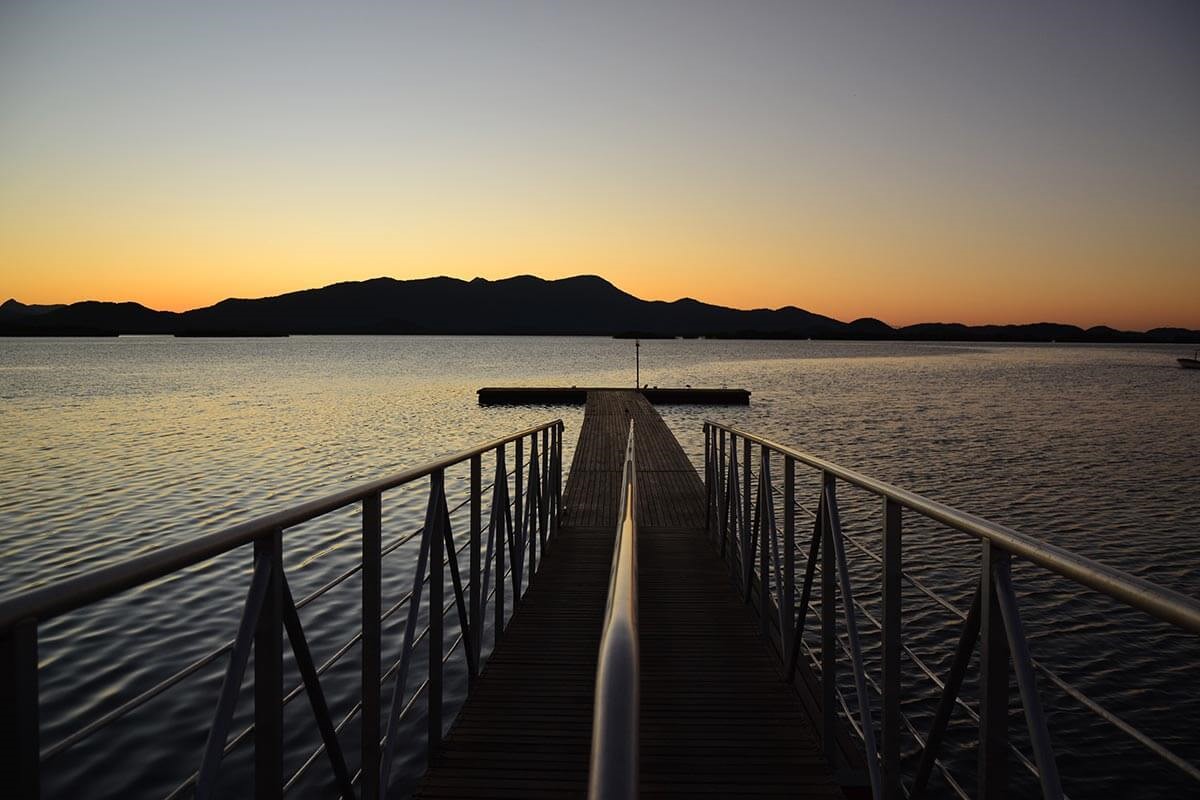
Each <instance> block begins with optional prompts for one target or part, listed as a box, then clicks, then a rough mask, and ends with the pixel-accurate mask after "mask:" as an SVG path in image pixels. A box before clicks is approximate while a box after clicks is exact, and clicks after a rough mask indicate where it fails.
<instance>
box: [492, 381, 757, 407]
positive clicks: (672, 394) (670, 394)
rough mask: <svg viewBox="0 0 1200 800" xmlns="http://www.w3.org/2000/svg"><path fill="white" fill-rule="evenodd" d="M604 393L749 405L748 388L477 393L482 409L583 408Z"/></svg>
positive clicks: (536, 389) (546, 389)
mask: <svg viewBox="0 0 1200 800" xmlns="http://www.w3.org/2000/svg"><path fill="white" fill-rule="evenodd" d="M605 392H618V393H619V392H625V393H629V394H640V395H641V396H642V397H645V398H646V399H647V400H649V401H650V402H651V403H653V404H656V405H703V406H748V405H750V392H749V390H747V389H724V388H722V389H704V388H692V387H691V386H684V387H662V388H659V387H657V386H647V387H644V388H642V389H615V388H601V387H587V386H485V387H484V388H482V389H479V390H477V391H476V394H478V395H479V405H481V406H525V405H565V406H581V405H584V404H585V403H587V401H588V398H589V397H590V396H592V395H596V394H600V393H605Z"/></svg>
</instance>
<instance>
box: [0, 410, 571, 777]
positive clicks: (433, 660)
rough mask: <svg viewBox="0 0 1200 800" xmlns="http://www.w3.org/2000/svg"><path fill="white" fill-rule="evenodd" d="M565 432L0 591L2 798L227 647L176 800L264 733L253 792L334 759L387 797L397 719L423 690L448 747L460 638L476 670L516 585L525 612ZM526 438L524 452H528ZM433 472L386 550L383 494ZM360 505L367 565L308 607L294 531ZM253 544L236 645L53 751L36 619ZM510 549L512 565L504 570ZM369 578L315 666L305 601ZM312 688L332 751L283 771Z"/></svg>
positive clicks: (495, 446) (517, 439) (527, 436)
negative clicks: (331, 697)
mask: <svg viewBox="0 0 1200 800" xmlns="http://www.w3.org/2000/svg"><path fill="white" fill-rule="evenodd" d="M562 434H563V424H562V422H561V420H555V421H553V422H549V423H545V424H542V425H537V426H534V427H530V428H527V429H525V430H522V431H520V432H518V433H514V434H512V435H510V436H505V437H503V438H500V439H495V440H493V441H490V442H487V443H485V444H481V445H479V446H477V447H473V448H471V449H469V450H464V451H462V452H459V453H456V454H454V455H451V456H447V457H445V458H441V459H438V460H436V461H433V462H430V463H427V464H424V465H422V466H419V467H415V468H412V469H409V470H405V471H403V472H400V473H398V474H395V475H391V476H389V477H386V478H382V479H379V480H376V481H372V482H370V483H366V484H363V485H360V486H357V487H354V488H351V489H347V490H344V491H341V492H338V493H336V494H332V495H329V496H326V497H322V498H320V499H317V500H313V501H310V502H307V503H303V504H300V505H297V506H294V507H292V508H289V509H286V510H283V511H280V512H277V513H274V514H270V515H267V516H265V517H261V518H259V519H255V520H252V521H250V522H246V523H243V524H241V525H235V526H233V527H231V528H227V529H225V530H222V531H219V532H217V533H213V534H209V535H206V536H201V537H198V538H196V539H192V540H189V541H186V542H182V543H180V544H176V545H172V546H169V547H164V548H161V549H159V550H155V551H153V552H151V553H148V554H146V555H143V556H140V557H138V558H134V559H130V560H128V561H125V562H122V563H119V564H114V565H112V566H108V567H104V568H102V569H97V570H95V571H93V572H89V573H86V574H83V575H80V576H78V577H75V578H71V579H69V580H65V581H62V582H59V583H56V584H52V585H49V586H46V587H44V588H40V589H36V590H33V591H29V592H26V593H23V594H19V595H15V596H11V597H7V598H4V599H2V600H0V776H2V779H3V781H4V785H5V796H6V797H13V798H36V797H38V796H39V794H40V791H41V767H42V763H43V762H45V761H47V760H50V759H53V758H55V757H57V756H59V755H61V754H62V753H64V752H66V751H67V750H69V749H70V748H71V747H73V746H74V745H76V744H78V743H79V742H81V741H84V740H85V739H87V738H88V737H90V736H92V735H94V734H96V733H97V732H99V731H101V730H103V729H105V728H106V727H107V726H108V725H110V724H112V723H113V722H115V721H116V720H118V719H120V718H122V717H124V716H125V715H126V714H128V713H130V712H132V711H133V710H135V709H136V708H139V707H140V706H142V705H143V704H145V703H147V702H149V701H150V700H152V699H153V698H155V697H157V696H158V695H160V694H162V693H163V692H165V691H167V690H168V689H170V688H172V687H174V686H177V685H179V684H180V683H182V682H183V681H184V680H185V679H186V678H187V677H189V676H190V675H193V674H195V673H196V672H197V671H199V670H200V669H202V668H203V667H205V666H207V665H209V664H212V663H214V662H216V661H217V660H218V659H220V658H222V657H224V656H226V655H227V656H228V661H227V665H226V670H225V674H224V679H223V681H222V684H221V689H220V693H219V696H218V698H217V704H216V710H215V713H214V715H213V720H212V724H211V726H210V728H209V733H208V737H207V741H206V743H205V746H204V751H203V757H202V759H201V762H200V765H199V768H198V769H197V770H196V772H194V773H193V774H192V775H191V776H190V777H189V778H188V779H187V780H185V781H184V782H183V783H182V784H181V785H180V786H179V787H178V788H177V789H176V790H175V791H174V792H172V793H171V794H170V795H169V796H170V797H177V796H181V795H183V794H185V793H186V792H187V791H188V790H189V789H191V788H192V787H195V796H196V797H198V798H207V797H212V796H213V794H214V792H215V790H216V786H217V779H218V776H219V772H220V767H221V762H222V759H223V757H224V756H225V755H227V754H228V753H229V752H231V751H232V750H233V749H234V748H235V747H237V746H238V745H239V744H241V743H242V742H244V741H247V740H249V739H251V738H253V742H254V754H253V769H254V787H255V796H256V797H258V798H278V797H281V796H282V795H283V793H284V792H286V791H287V790H288V789H291V788H292V787H294V786H295V785H296V784H297V782H298V781H299V780H300V778H301V776H302V775H303V774H304V773H305V772H306V771H307V769H308V768H309V767H311V766H312V764H313V763H315V762H316V761H317V760H319V759H320V757H321V754H322V752H324V753H325V754H326V756H327V758H328V760H329V762H330V767H331V769H332V772H333V776H334V778H335V781H336V785H337V789H338V792H339V794H340V795H341V796H342V797H344V798H355V797H361V798H364V800H365V799H370V800H377V798H379V797H381V796H383V795H384V794H386V787H387V786H388V783H389V775H390V769H391V765H392V762H393V760H394V758H395V755H396V751H397V744H398V739H399V730H400V726H401V725H402V723H404V721H405V720H406V718H407V716H408V714H409V713H410V712H411V711H412V710H413V709H414V708H416V703H417V700H418V697H419V696H420V695H422V694H424V696H425V712H426V716H427V723H428V724H427V730H428V734H427V736H428V739H427V747H428V750H429V752H430V753H432V752H433V751H434V750H435V749H436V748H437V747H438V745H439V744H440V743H441V741H442V734H443V727H444V720H443V709H442V706H443V667H444V665H445V663H446V662H447V661H448V659H449V658H450V656H451V655H452V654H453V653H454V651H455V650H456V649H457V648H458V647H459V646H460V645H461V646H462V647H463V648H464V654H465V659H466V664H467V671H468V676H469V679H471V680H473V679H474V678H475V677H476V676H478V674H479V670H480V668H481V662H482V657H483V647H484V640H483V631H484V629H485V627H486V626H487V622H486V620H487V612H488V603H489V602H492V603H493V611H494V614H495V621H494V623H493V633H494V636H495V639H496V640H497V641H498V640H499V639H500V637H501V635H502V633H503V630H504V627H505V622H506V615H505V593H506V585H507V587H508V588H510V589H511V591H512V597H513V606H514V607H515V606H516V604H517V603H518V602H519V601H520V598H521V596H522V584H523V582H527V581H528V580H531V579H532V576H533V573H534V572H535V570H536V569H537V567H538V565H539V563H540V562H539V550H540V551H543V552H544V550H545V548H546V546H547V545H548V543H549V542H550V541H552V540H553V538H554V534H555V533H556V532H557V530H558V521H559V514H560V510H561V506H562ZM539 439H540V447H539ZM527 443H528V459H526V449H525V448H526V444H527ZM510 445H511V446H512V450H513V453H514V468H513V470H512V471H510V470H509V469H508V467H507V465H506V451H507V450H508V449H509V446H510ZM489 453H491V454H494V458H495V473H494V480H493V482H492V484H491V485H490V486H488V487H484V486H483V458H484V456H485V455H487V454H489ZM459 464H469V469H470V488H469V495H468V497H467V499H466V500H464V501H463V503H461V504H459V505H458V506H456V507H455V508H454V509H451V508H449V506H448V503H447V499H446V470H447V469H448V468H450V467H454V466H456V465H459ZM510 477H513V478H514V486H515V490H514V491H512V492H511V493H510V490H509V478H510ZM422 479H428V500H427V503H426V510H425V516H424V523H423V524H422V525H421V527H420V528H419V529H417V530H415V531H412V532H410V533H407V534H404V535H402V536H400V537H399V538H398V539H396V540H395V541H393V542H391V543H389V544H388V545H387V546H386V547H385V546H384V545H383V541H382V534H383V523H382V520H383V516H382V503H383V494H384V492H386V491H388V490H391V489H396V488H399V487H402V486H405V485H409V484H415V483H416V482H418V481H420V480H422ZM487 489H490V490H491V498H490V510H489V513H488V518H487V522H486V525H485V524H484V519H483V511H484V509H483V505H484V500H485V491H486V490H487ZM510 494H511V496H510ZM354 504H359V505H360V506H361V513H362V529H361V541H362V560H361V562H359V563H357V564H356V565H355V566H353V567H352V568H350V569H349V570H347V571H345V572H343V573H341V574H339V575H338V576H336V577H335V578H333V579H332V580H330V581H328V582H327V583H325V584H324V585H323V586H321V587H320V588H318V589H317V590H316V591H314V592H312V593H310V594H309V595H307V596H306V597H304V598H302V599H301V600H300V601H299V602H296V601H295V599H294V598H293V596H292V592H291V589H290V587H289V585H288V577H287V575H286V574H285V572H284V569H283V560H282V555H283V537H284V533H285V531H286V530H287V529H288V528H292V527H294V526H297V525H300V524H301V523H305V522H309V521H311V520H314V519H316V518H318V517H322V516H324V515H326V514H329V513H331V512H334V511H337V510H339V509H342V508H346V507H348V506H352V505H354ZM464 505H469V506H470V508H469V523H468V528H469V530H468V531H467V537H466V539H467V540H466V541H465V542H463V544H461V545H457V546H456V544H455V540H454V531H453V529H452V526H451V513H452V512H454V511H456V510H458V509H460V508H462V507H463V506H464ZM417 536H420V549H419V554H418V557H417V563H416V565H415V569H414V573H413V583H412V589H411V591H409V592H407V593H406V594H405V595H404V596H403V597H401V598H400V600H399V601H397V602H396V603H395V604H393V605H392V606H390V607H389V608H388V609H386V610H384V609H383V608H382V600H381V582H382V568H383V565H382V559H383V556H384V555H387V554H388V553H391V552H393V551H395V550H396V549H397V548H399V547H400V546H401V545H403V544H404V543H405V542H408V541H410V540H412V539H413V538H415V537H417ZM249 546H252V547H253V565H254V569H253V577H252V579H251V582H250V587H249V591H248V592H247V596H246V600H245V603H244V605H243V607H242V613H241V619H240V622H239V624H238V628H237V634H236V636H235V637H234V638H233V639H232V640H231V641H229V642H227V643H225V644H224V645H223V646H221V647H219V648H217V649H215V650H214V651H212V652H210V653H208V654H206V655H205V656H203V657H201V658H199V659H197V660H195V661H193V662H192V663H191V664H189V665H188V666H186V667H184V668H183V669H181V670H179V671H177V672H176V673H174V674H173V675H171V676H170V677H168V678H166V679H164V680H162V681H160V682H159V683H158V684H156V685H155V686H153V687H150V688H149V689H146V690H144V691H142V692H141V693H140V694H138V695H137V696H135V697H133V698H130V699H129V700H127V701H125V702H123V703H122V704H121V705H120V706H118V707H117V708H116V709H114V710H113V711H110V712H109V713H107V714H105V715H103V716H102V717H100V718H99V719H96V720H93V721H92V722H90V723H88V724H87V725H85V726H83V727H82V728H80V729H78V730H76V731H75V732H74V733H72V734H70V735H69V736H67V737H66V738H64V739H63V740H61V741H59V742H56V743H55V744H52V745H50V746H49V747H48V748H46V749H45V750H44V751H43V750H42V749H41V746H40V737H39V710H38V628H39V625H41V624H43V623H45V622H47V621H48V620H51V619H54V618H56V617H59V616H62V615H64V614H68V613H69V612H71V611H74V610H76V609H79V608H82V607H84V606H86V605H89V604H91V603H95V602H98V601H101V600H104V599H105V598H108V597H112V596H113V595H116V594H119V593H121V592H124V591H126V590H129V589H132V588H134V587H137V586H142V585H144V584H147V583H149V582H151V581H154V580H157V579H159V578H162V577H164V576H166V575H169V574H172V573H175V572H178V571H180V570H183V569H185V568H187V567H190V566H192V565H195V564H198V563H200V562H203V561H206V560H208V559H211V558H214V557H216V556H219V555H221V554H224V553H227V552H230V551H233V550H237V549H239V548H243V547H249ZM443 547H444V550H445V558H444V559H443V558H442V550H443ZM463 550H469V553H468V564H467V566H466V570H465V571H466V576H465V579H464V576H463V575H462V571H463V570H461V569H460V565H459V556H460V554H461V553H462V552H463ZM506 551H507V552H506ZM506 555H507V557H508V559H509V564H508V566H506V563H505V558H506ZM406 566H407V565H406ZM447 567H448V568H449V578H450V580H449V586H450V588H451V589H452V593H453V598H452V602H451V603H449V604H448V603H447V597H446V595H445V588H446V585H447V581H446V580H445V577H446V576H445V573H444V572H443V570H444V569H445V568H447ZM526 567H527V568H528V572H526ZM359 572H361V573H362V601H361V619H362V628H361V630H360V631H359V632H357V633H356V634H355V635H354V636H353V637H352V638H351V639H350V640H349V641H348V642H346V643H345V644H343V645H342V646H341V647H340V648H339V649H338V650H337V651H336V652H335V653H334V655H333V656H331V657H330V658H329V659H328V660H326V661H325V662H324V663H323V664H321V665H320V666H319V667H318V666H317V665H316V664H315V662H314V661H313V658H312V655H311V651H310V649H309V645H308V641H307V639H306V638H305V635H304V630H303V627H302V625H301V621H300V617H299V614H298V610H299V609H301V608H303V607H304V606H306V605H308V604H309V603H311V602H313V601H315V600H316V599H318V598H319V597H321V596H322V595H324V594H325V593H326V592H328V591H330V590H332V589H333V588H335V587H336V586H338V585H340V584H341V583H343V582H344V581H346V580H347V579H348V578H349V577H351V576H352V575H354V574H356V573H359ZM426 594H427V595H428V596H427V597H426V596H425V595H426ZM423 605H424V607H425V608H426V609H427V611H428V624H427V625H426V627H425V628H424V630H422V631H418V630H417V624H418V616H419V614H420V612H421V609H422V606H423ZM405 606H407V617H406V619H405V625H404V638H403V645H402V647H401V650H400V653H399V654H398V658H397V659H396V661H394V662H393V663H392V664H391V666H390V667H389V668H388V669H387V670H384V669H382V664H383V662H382V658H383V653H382V641H381V638H382V636H381V631H382V624H383V623H384V622H385V621H387V620H388V619H389V618H390V617H391V616H393V615H394V614H396V613H397V612H398V611H399V610H400V609H401V608H403V607H405ZM451 611H457V613H458V626H459V631H460V634H459V636H458V637H457V639H456V640H455V641H454V642H453V643H452V644H451V646H450V648H449V650H448V651H447V649H446V647H445V640H444V634H445V624H444V620H445V617H446V616H447V615H448V614H449V613H451ZM285 633H286V635H287V639H288V641H289V642H290V645H291V648H292V652H293V655H294V657H295V664H296V667H297V670H298V672H299V673H300V678H301V680H300V682H299V684H298V685H296V686H295V687H293V688H292V689H291V690H290V691H289V692H287V693H286V694H285V692H284V669H283V656H284V639H283V637H284V634H285ZM422 642H424V643H425V644H426V646H427V648H428V662H429V664H428V675H427V677H426V678H425V680H424V681H423V682H422V683H421V684H420V685H419V686H418V687H417V688H416V689H415V690H414V691H413V692H412V693H411V694H409V695H408V696H407V697H406V693H405V689H406V686H407V684H408V674H409V668H410V666H411V662H412V661H413V659H414V652H415V650H416V648H417V645H418V644H420V643H422ZM356 645H358V646H359V647H360V656H361V658H360V661H361V680H362V688H361V699H360V700H359V701H358V702H357V703H356V704H355V705H354V707H353V708H352V709H351V710H350V712H349V713H348V714H347V715H346V716H345V717H344V718H343V719H342V720H341V721H340V722H339V723H338V724H337V725H335V724H334V723H333V720H332V717H331V715H330V711H329V706H328V704H327V702H326V700H325V693H324V691H323V690H322V686H321V681H320V677H321V676H322V675H323V674H324V673H325V672H326V671H327V670H329V669H330V668H331V667H332V666H333V665H334V664H335V663H336V662H337V661H339V660H340V659H341V658H342V657H343V656H345V655H346V654H347V653H348V652H349V651H350V650H351V649H352V648H353V647H354V646H356ZM251 651H253V652H254V685H253V697H254V714H253V718H254V721H253V724H251V725H250V726H249V727H247V728H245V729H244V730H242V731H241V732H240V733H239V734H238V735H236V736H235V737H234V738H233V739H232V740H230V739H229V733H230V729H231V725H232V723H233V718H234V710H235V705H236V702H237V697H238V693H239V690H240V689H241V685H242V679H243V677H244V673H245V670H246V667H247V664H248V661H249V656H250V653H251ZM388 681H391V683H392V694H391V702H390V704H389V711H388V714H387V726H386V731H384V730H383V729H382V727H383V726H382V725H381V711H382V707H381V690H382V688H383V686H384V685H385V684H386V683H387V682H388ZM301 693H304V694H306V695H307V696H308V700H309V703H310V705H311V706H312V710H313V713H314V715H315V717H316V722H317V727H318V729H319V732H320V736H321V741H322V744H321V746H320V747H318V748H317V750H316V751H314V752H313V753H312V754H310V755H309V756H308V758H307V759H306V760H305V761H304V763H303V764H302V765H301V767H300V768H299V769H298V770H297V771H296V772H295V773H293V774H292V775H291V776H290V777H288V778H287V779H286V780H285V776H284V772H283V764H284V760H283V755H284V754H283V708H284V706H285V705H286V704H287V703H288V702H290V701H291V700H292V699H294V698H295V697H297V696H298V695H299V694H301ZM357 716H361V720H362V721H361V725H360V727H361V737H360V742H359V747H360V759H359V764H360V767H359V769H358V771H357V772H356V773H355V774H353V775H351V773H350V770H349V769H348V767H347V762H346V759H345V757H344V754H343V751H342V743H341V741H340V739H339V734H340V732H341V731H342V730H343V729H344V728H345V727H346V726H347V725H348V724H349V723H350V722H351V721H352V720H353V719H354V718H355V717H357Z"/></svg>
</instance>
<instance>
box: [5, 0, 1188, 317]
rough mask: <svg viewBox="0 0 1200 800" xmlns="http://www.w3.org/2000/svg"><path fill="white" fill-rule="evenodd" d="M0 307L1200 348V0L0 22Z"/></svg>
mask: <svg viewBox="0 0 1200 800" xmlns="http://www.w3.org/2000/svg"><path fill="white" fill-rule="evenodd" d="M0 104H2V105H0V109H2V110H0V300H2V299H4V298H6V297H16V298H17V299H19V300H22V301H24V302H28V303H35V302H36V303H49V302H69V301H75V300H81V299H102V300H136V301H139V302H142V303H145V304H146V305H149V306H152V307H155V308H163V309H172V310H182V309H186V308H191V307H196V306H201V305H208V304H211V303H213V302H215V301H217V300H220V299H222V298H224V297H228V296H242V297H248V296H261V295H267V294H277V293H280V292H284V291H290V290H294V289H301V288H309V287H313V286H320V285H324V284H328V283H333V282H336V281H342V280H354V279H361V278H369V277H375V276H379V275H390V276H393V277H397V278H409V277H423V276H430V275H443V274H444V275H454V276H458V277H464V278H471V277H474V276H477V275H479V276H484V277H489V278H496V277H505V276H509V275H513V274H520V273H533V274H537V275H541V276H544V277H560V276H566V275H575V274H581V273H595V274H600V275H603V276H604V277H606V278H608V279H609V280H611V281H612V282H613V283H615V284H617V285H618V286H620V287H621V288H623V289H625V290H627V291H630V292H632V293H634V294H636V295H638V296H641V297H645V298H648V299H668V300H669V299H675V298H678V297H682V296H692V297H696V298H699V299H701V300H706V301H710V302H716V303H721V304H726V305H734V306H739V307H758V306H770V307H776V306H782V305H789V304H790V305H798V306H801V307H804V308H807V309H810V310H812V311H816V312H819V313H823V314H828V315H831V316H834V317H838V318H841V319H853V318H855V317H860V316H875V317H879V318H881V319H883V320H885V321H887V322H890V323H892V324H906V323H912V322H918V321H931V320H946V321H949V320H958V321H965V322H970V323H983V322H1032V321H1039V320H1055V321H1061V322H1072V323H1076V324H1081V325H1085V326H1087V325H1094V324H1109V325H1113V326H1116V327H1124V328H1147V327H1152V326H1157V325H1181V326H1187V327H1192V328H1200V301H1198V298H1200V4H1198V3H1196V2H1194V0H1180V2H1154V1H1153V0H1128V1H1127V2H1100V1H1098V0H1088V1H1086V2H1073V3H1068V2H1060V3H1030V4H1026V3H1023V2H1003V3H999V2H997V3H974V2H958V1H957V0H955V1H953V2H952V1H950V0H947V1H946V2H919V3H906V2H879V3H859V2H845V1H844V0H843V1H839V2H829V3H817V2H799V1H798V0H795V1H793V0H787V1H784V0H780V2H746V3H732V2H720V3H716V2H701V1H698V0H684V1H683V2H629V3H621V2H540V3H515V2H472V3H457V2H436V3H418V2H399V0H393V1H392V2H386V3H384V2H380V3H334V2H332V1H331V2H327V3H301V2H287V3H283V2H280V3H250V2H244V0H243V1H242V2H209V1H207V0H206V2H165V1H163V0H156V1H154V2H149V1H148V2H136V3H135V2H98V1H97V2H41V3H35V2H5V3H3V4H2V5H0Z"/></svg>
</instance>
